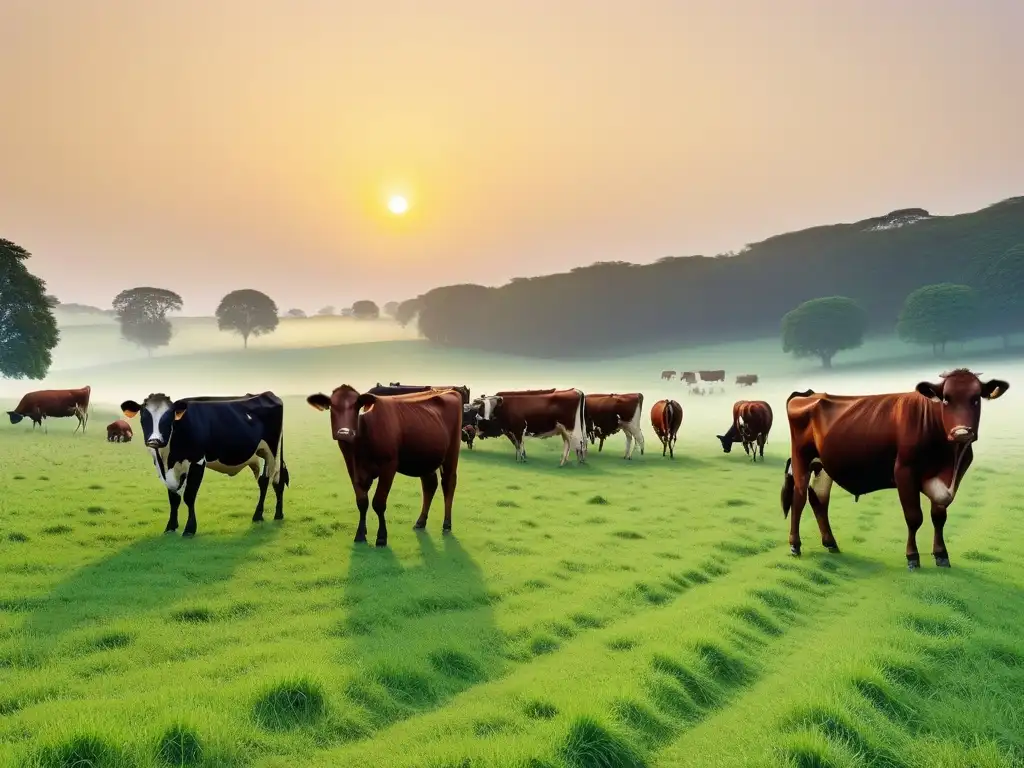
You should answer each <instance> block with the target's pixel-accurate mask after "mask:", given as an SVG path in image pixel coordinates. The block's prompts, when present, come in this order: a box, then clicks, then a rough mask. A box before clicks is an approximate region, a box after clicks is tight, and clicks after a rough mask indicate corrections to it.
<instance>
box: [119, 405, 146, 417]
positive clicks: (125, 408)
mask: <svg viewBox="0 0 1024 768" xmlns="http://www.w3.org/2000/svg"><path fill="white" fill-rule="evenodd" d="M141 410H142V406H141V405H139V404H138V403H136V402H135V401H134V400H125V401H124V402H123V403H121V413H123V414H124V416H125V418H126V419H134V418H135V417H136V416H138V415H139V411H141Z"/></svg>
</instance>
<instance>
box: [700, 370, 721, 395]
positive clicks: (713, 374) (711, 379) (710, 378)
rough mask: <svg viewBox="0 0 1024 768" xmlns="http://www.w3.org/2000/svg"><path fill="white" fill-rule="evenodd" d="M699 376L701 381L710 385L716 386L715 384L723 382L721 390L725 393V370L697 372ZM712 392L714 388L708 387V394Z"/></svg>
mask: <svg viewBox="0 0 1024 768" xmlns="http://www.w3.org/2000/svg"><path fill="white" fill-rule="evenodd" d="M697 375H698V376H700V380H701V381H703V382H705V383H708V384H715V383H718V382H721V384H722V387H721V389H722V391H723V392H725V371H724V370H717V371H697ZM711 391H712V388H711V387H708V392H711Z"/></svg>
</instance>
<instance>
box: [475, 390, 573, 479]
mask: <svg viewBox="0 0 1024 768" xmlns="http://www.w3.org/2000/svg"><path fill="white" fill-rule="evenodd" d="M473 405H474V407H475V408H476V410H477V413H478V415H479V418H478V420H477V425H478V427H479V430H480V436H481V437H484V436H488V437H494V436H497V435H505V436H506V437H508V439H509V440H510V441H511V442H512V445H513V446H515V449H516V461H517V462H518V461H526V445H525V439H526V438H527V437H540V438H547V437H551V436H552V435H559V436H561V438H562V442H563V451H562V460H561V461H560V462H559V464H558V466H563V465H564V464H565V462H566V461H567V460H568V458H569V449H570V448H575V449H576V460H577V461H578V462H579V463H580V464H582V463H583V462H584V461H585V460H586V457H587V441H586V437H585V434H584V431H583V430H584V426H585V421H584V413H585V411H586V397H585V396H584V394H583V392H582V391H580V390H578V389H562V390H555V389H533V390H519V391H506V392H498V393H497V394H495V395H484V396H483V397H478V398H477V399H476V400H474V401H473Z"/></svg>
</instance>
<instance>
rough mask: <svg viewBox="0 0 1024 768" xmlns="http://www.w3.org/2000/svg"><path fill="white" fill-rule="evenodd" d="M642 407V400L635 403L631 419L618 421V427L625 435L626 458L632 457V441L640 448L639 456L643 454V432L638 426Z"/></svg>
mask: <svg viewBox="0 0 1024 768" xmlns="http://www.w3.org/2000/svg"><path fill="white" fill-rule="evenodd" d="M643 407H644V401H643V398H640V400H638V401H637V404H636V411H634V413H633V418H631V419H630V420H629V421H622V419H619V426H620V427H621V428H622V431H623V433H624V434H625V435H626V458H627V459H629V458H632V456H633V448H634V444H633V441H634V440H635V441H636V445H638V446H640V454H641V455H643V452H644V431H643V428H642V427H641V426H640V418H641V416H642V411H643Z"/></svg>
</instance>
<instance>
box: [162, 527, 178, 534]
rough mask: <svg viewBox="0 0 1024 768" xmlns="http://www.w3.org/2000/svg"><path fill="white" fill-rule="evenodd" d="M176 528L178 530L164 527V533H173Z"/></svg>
mask: <svg viewBox="0 0 1024 768" xmlns="http://www.w3.org/2000/svg"><path fill="white" fill-rule="evenodd" d="M176 530H178V529H177V528H164V533H165V534H166V533H174V532H175V531H176Z"/></svg>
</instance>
